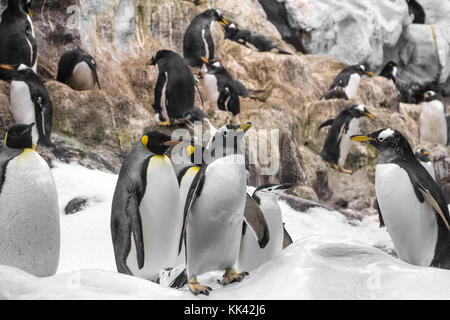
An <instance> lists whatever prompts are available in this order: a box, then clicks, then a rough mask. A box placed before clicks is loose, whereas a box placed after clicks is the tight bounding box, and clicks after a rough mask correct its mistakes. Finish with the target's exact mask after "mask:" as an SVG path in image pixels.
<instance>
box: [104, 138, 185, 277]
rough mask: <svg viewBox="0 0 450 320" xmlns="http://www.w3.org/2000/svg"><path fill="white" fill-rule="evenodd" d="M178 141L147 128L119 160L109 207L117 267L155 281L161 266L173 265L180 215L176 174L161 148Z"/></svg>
mask: <svg viewBox="0 0 450 320" xmlns="http://www.w3.org/2000/svg"><path fill="white" fill-rule="evenodd" d="M178 143H179V141H172V140H171V138H170V136H168V135H166V134H163V133H160V132H157V131H152V132H148V133H146V134H145V135H143V136H142V138H141V140H140V141H139V142H138V143H136V145H135V146H134V147H133V149H132V150H131V152H130V153H129V154H128V155H127V157H126V158H125V160H124V162H123V164H122V168H121V169H120V173H119V179H118V181H117V185H116V189H115V192H114V198H113V202H112V209H111V235H112V242H113V247H114V255H115V259H116V265H117V270H118V271H119V272H120V273H124V274H128V275H134V276H137V277H141V278H144V279H147V280H152V281H155V280H156V279H157V278H158V277H159V272H160V270H161V269H163V268H167V267H174V265H175V260H176V257H177V245H178V239H179V234H180V232H181V227H182V223H183V216H182V215H181V214H180V211H179V201H180V199H179V197H180V193H179V188H178V182H177V177H176V175H175V172H174V169H173V166H172V163H171V161H170V159H169V158H168V157H167V156H166V155H165V154H164V153H165V152H166V151H167V149H168V148H169V147H170V146H173V145H176V144H178Z"/></svg>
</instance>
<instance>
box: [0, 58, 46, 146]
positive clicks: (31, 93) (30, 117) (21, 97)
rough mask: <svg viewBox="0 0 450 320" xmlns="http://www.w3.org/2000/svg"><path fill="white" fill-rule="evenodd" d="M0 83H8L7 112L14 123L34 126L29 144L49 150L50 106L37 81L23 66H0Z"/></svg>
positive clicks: (39, 81) (28, 68) (31, 72)
mask: <svg viewBox="0 0 450 320" xmlns="http://www.w3.org/2000/svg"><path fill="white" fill-rule="evenodd" d="M0 79H2V80H4V81H8V82H10V83H11V87H10V103H11V105H10V108H11V112H12V114H13V117H14V121H15V122H16V123H24V124H30V123H36V126H34V127H33V129H32V130H33V131H32V137H33V144H34V145H35V146H36V145H37V144H42V145H45V146H51V145H52V142H51V139H50V136H51V131H52V123H53V104H52V101H51V100H50V96H49V95H48V92H47V89H46V88H45V85H44V84H43V83H42V81H41V79H40V78H39V77H38V76H37V75H36V74H35V73H34V72H33V70H32V69H31V68H30V67H27V66H26V65H23V64H21V65H14V66H10V65H5V64H3V65H0Z"/></svg>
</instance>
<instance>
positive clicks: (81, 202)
mask: <svg viewBox="0 0 450 320" xmlns="http://www.w3.org/2000/svg"><path fill="white" fill-rule="evenodd" d="M88 200H89V199H88V198H81V197H76V198H73V199H72V200H70V201H69V202H68V203H67V205H66V206H65V208H64V212H65V213H66V214H74V213H77V212H79V211H81V210H83V209H84V208H85V207H86V206H87V204H88Z"/></svg>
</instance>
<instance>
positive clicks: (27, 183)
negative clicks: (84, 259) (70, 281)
mask: <svg viewBox="0 0 450 320" xmlns="http://www.w3.org/2000/svg"><path fill="white" fill-rule="evenodd" d="M59 249H60V224H59V207H58V194H57V191H56V186H55V182H54V179H53V176H52V173H51V171H50V168H49V167H48V165H47V163H46V162H45V161H44V159H42V158H41V157H40V156H39V154H38V153H36V152H35V151H33V150H31V149H25V151H24V152H23V153H22V154H20V155H19V156H17V157H15V158H13V159H12V160H10V161H9V163H8V165H7V167H6V176H5V181H4V184H3V187H2V191H1V193H0V265H9V266H13V267H16V268H19V269H22V270H24V271H26V272H29V273H31V274H33V275H35V276H38V277H48V276H51V275H54V274H55V272H56V270H57V268H58V263H59Z"/></svg>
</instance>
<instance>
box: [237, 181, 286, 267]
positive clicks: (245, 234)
mask: <svg viewBox="0 0 450 320" xmlns="http://www.w3.org/2000/svg"><path fill="white" fill-rule="evenodd" d="M291 187H292V184H290V183H286V184H280V185H274V184H267V185H262V186H259V187H258V188H256V190H255V191H254V192H253V195H252V198H253V199H254V200H255V201H256V203H257V204H258V205H259V208H260V209H261V211H262V213H263V215H264V217H265V220H266V221H267V225H268V227H269V234H270V241H269V242H268V243H267V245H266V246H265V247H264V248H261V246H260V245H259V244H258V239H257V238H256V237H255V234H254V233H253V232H252V231H250V230H248V225H247V221H246V219H245V218H244V224H243V226H242V240H241V247H240V250H239V263H238V266H239V269H241V270H248V271H252V270H254V269H256V268H258V267H259V266H261V265H262V264H264V263H266V262H267V261H269V260H270V259H272V258H273V257H274V256H276V255H277V254H279V253H280V252H281V250H283V249H284V243H290V242H291V241H292V240H291V239H290V236H289V234H288V233H287V231H286V229H285V228H284V225H283V218H282V216H281V208H280V206H279V205H278V195H279V193H282V192H283V191H285V190H286V189H289V188H291Z"/></svg>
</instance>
